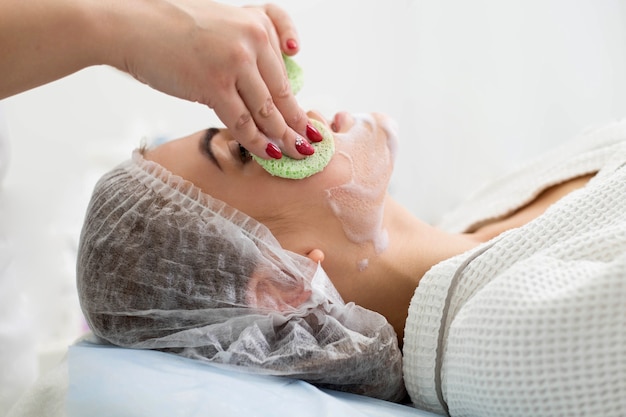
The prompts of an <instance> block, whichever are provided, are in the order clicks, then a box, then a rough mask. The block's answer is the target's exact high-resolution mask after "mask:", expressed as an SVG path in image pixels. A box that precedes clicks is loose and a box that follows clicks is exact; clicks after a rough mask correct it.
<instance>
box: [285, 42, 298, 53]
mask: <svg viewBox="0 0 626 417" xmlns="http://www.w3.org/2000/svg"><path fill="white" fill-rule="evenodd" d="M287 49H290V50H292V51H295V50H296V49H298V42H296V40H295V39H288V40H287Z"/></svg>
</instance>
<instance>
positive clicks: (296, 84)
mask: <svg viewBox="0 0 626 417" xmlns="http://www.w3.org/2000/svg"><path fill="white" fill-rule="evenodd" d="M283 61H284V62H285V68H287V78H289V84H290V85H291V92H292V93H293V94H298V92H299V91H300V90H301V89H302V84H304V76H303V75H302V67H301V66H300V65H298V64H296V61H294V60H293V59H292V58H290V57H289V56H287V55H285V54H283Z"/></svg>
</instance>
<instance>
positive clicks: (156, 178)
mask: <svg viewBox="0 0 626 417" xmlns="http://www.w3.org/2000/svg"><path fill="white" fill-rule="evenodd" d="M77 286H78V293H79V298H80V302H81V307H82V309H83V313H84V314H85V317H86V319H87V321H88V323H89V326H90V328H91V330H92V331H93V332H94V334H95V335H97V336H98V337H99V338H101V339H103V340H105V341H107V342H109V343H112V344H114V345H118V346H123V347H129V348H138V349H156V350H161V351H166V352H171V353H175V354H179V355H182V356H185V357H188V358H194V359H199V360H202V361H210V362H211V363H214V364H229V365H235V366H239V367H244V368H245V369H247V370H250V371H253V372H257V373H263V374H271V375H283V376H289V377H294V378H299V379H303V380H306V381H308V382H311V383H313V384H316V385H318V386H321V387H325V388H331V389H336V390H340V391H347V392H353V393H357V394H363V395H368V396H372V397H376V398H381V399H386V400H392V401H395V400H400V399H401V398H402V397H403V396H404V395H405V390H404V385H403V381H402V364H401V361H402V356H401V352H400V350H399V348H398V345H397V339H396V334H395V332H394V330H393V328H392V327H391V325H390V324H389V323H388V322H387V321H386V319H385V318H384V317H383V316H381V315H380V314H378V313H375V312H373V311H369V310H366V309H364V308H362V307H360V306H357V305H355V304H354V303H348V304H346V303H344V302H343V300H342V299H341V297H340V296H339V294H338V293H337V291H336V290H335V287H334V286H333V284H332V282H331V281H330V280H329V278H328V276H327V275H326V273H325V272H324V270H323V269H322V268H321V266H319V265H317V264H316V263H314V262H312V261H311V260H310V259H308V258H306V257H304V256H301V255H298V254H296V253H293V252H290V251H287V250H285V249H283V248H282V247H281V246H280V244H279V243H278V241H277V240H276V239H275V238H274V236H273V235H272V234H271V232H270V231H269V229H267V228H266V227H265V226H264V225H263V224H261V223H259V222H257V221H255V220H254V219H252V218H251V217H249V216H248V215H246V214H244V213H242V212H240V211H238V210H236V209H234V208H233V207H230V206H228V205H227V204H225V203H224V202H222V201H220V200H217V199H215V198H213V197H211V196H209V195H207V194H205V193H203V192H202V191H201V190H200V189H199V188H197V187H195V186H194V185H193V184H191V183H190V182H188V181H186V180H184V179H182V178H181V177H178V176H176V175H173V174H171V173H170V172H168V171H167V170H165V169H164V168H163V167H161V166H160V165H158V164H156V163H154V162H151V161H147V160H145V159H144V158H143V157H142V155H141V153H140V152H139V151H135V152H134V153H133V156H132V158H131V159H130V160H129V161H127V162H125V163H122V164H121V165H119V166H118V167H117V168H115V169H113V170H112V171H110V172H109V173H107V174H105V175H104V176H103V177H102V178H101V179H100V181H99V182H98V183H97V185H96V187H95V189H94V192H93V195H92V198H91V201H90V203H89V207H88V209H87V214H86V217H85V222H84V225H83V230H82V233H81V237H80V245H79V253H78V263H77Z"/></svg>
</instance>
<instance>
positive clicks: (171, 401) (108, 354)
mask: <svg viewBox="0 0 626 417" xmlns="http://www.w3.org/2000/svg"><path fill="white" fill-rule="evenodd" d="M68 375H69V388H68V394H67V398H66V405H67V415H68V417H84V416H87V415H88V416H91V417H99V416H103V417H104V416H106V417H110V416H117V417H135V416H137V417H139V416H141V417H146V416H154V417H158V416H163V417H178V416H180V417H183V416H184V417H194V416H198V417H199V416H202V417H207V416H219V417H240V416H246V417H255V416H258V417H265V416H268V417H270V416H271V417H277V416H289V417H292V416H294V415H297V416H299V417H307V416H311V417H313V416H314V417H324V416H355V417H387V416H388V417H416V416H417V417H432V416H434V414H431V413H428V412H424V411H420V410H417V409H415V408H412V407H409V406H405V405H400V404H395V403H390V402H387V401H382V400H377V399H374V398H368V397H363V396H359V395H354V394H347V393H342V392H336V391H330V390H323V389H319V388H316V387H314V386H313V385H311V384H309V383H306V382H304V381H299V380H294V379H289V378H282V377H275V376H266V375H257V374H249V373H245V372H241V371H239V370H236V369H233V368H224V367H218V366H215V365H211V364H207V363H203V362H200V361H197V360H192V359H187V358H183V357H180V356H177V355H173V354H168V353H163V352H158V351H149V350H135V349H124V348H119V347H114V346H108V345H101V344H94V343H90V342H86V341H82V342H79V343H77V344H75V345H73V346H71V347H70V348H69V351H68Z"/></svg>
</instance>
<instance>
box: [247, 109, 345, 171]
mask: <svg viewBox="0 0 626 417" xmlns="http://www.w3.org/2000/svg"><path fill="white" fill-rule="evenodd" d="M311 124H313V126H314V127H315V128H316V129H317V130H318V131H319V132H320V133H321V134H322V137H323V138H324V140H322V141H321V142H314V143H312V144H311V145H313V148H315V153H314V154H313V155H311V156H307V157H305V158H304V159H293V158H290V157H288V156H287V155H284V156H283V157H282V158H280V159H262V158H259V157H258V156H256V155H252V158H254V160H255V161H257V162H258V163H259V165H261V166H262V167H263V169H265V170H266V171H267V172H269V173H270V174H272V175H274V176H276V177H282V178H289V179H294V180H301V179H303V178H306V177H310V176H311V175H313V174H317V173H318V172H320V171H321V170H323V169H324V168H326V165H328V163H329V162H330V159H331V158H332V157H333V155H334V154H335V141H334V139H333V135H332V133H331V132H330V131H329V130H328V129H327V128H326V126H325V125H324V124H323V123H322V122H320V121H317V120H314V119H311Z"/></svg>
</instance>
